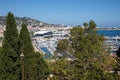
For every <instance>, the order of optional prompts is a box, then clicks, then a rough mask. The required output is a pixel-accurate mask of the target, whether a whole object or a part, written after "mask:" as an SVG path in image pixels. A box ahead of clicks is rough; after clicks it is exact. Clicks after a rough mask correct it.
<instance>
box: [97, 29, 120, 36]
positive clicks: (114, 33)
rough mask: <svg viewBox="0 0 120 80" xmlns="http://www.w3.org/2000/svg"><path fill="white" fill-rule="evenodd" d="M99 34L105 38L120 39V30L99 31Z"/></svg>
mask: <svg viewBox="0 0 120 80" xmlns="http://www.w3.org/2000/svg"><path fill="white" fill-rule="evenodd" d="M97 33H98V34H100V35H104V36H105V37H116V36H119V37H120V30H98V31H97Z"/></svg>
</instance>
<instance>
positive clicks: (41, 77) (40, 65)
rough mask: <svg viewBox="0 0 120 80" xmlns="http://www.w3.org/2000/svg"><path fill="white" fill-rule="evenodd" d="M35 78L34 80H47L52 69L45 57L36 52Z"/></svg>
mask: <svg viewBox="0 0 120 80" xmlns="http://www.w3.org/2000/svg"><path fill="white" fill-rule="evenodd" d="M35 64H36V65H35V78H34V80H45V79H47V77H48V76H49V73H50V70H49V68H48V65H47V63H46V62H45V60H44V59H43V56H42V55H41V53H39V52H36V53H35Z"/></svg>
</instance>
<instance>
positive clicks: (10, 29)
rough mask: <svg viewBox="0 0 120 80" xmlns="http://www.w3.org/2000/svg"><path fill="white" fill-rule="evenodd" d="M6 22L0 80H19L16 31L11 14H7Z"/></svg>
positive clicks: (0, 63) (0, 57)
mask: <svg viewBox="0 0 120 80" xmlns="http://www.w3.org/2000/svg"><path fill="white" fill-rule="evenodd" d="M6 22H7V24H6V31H5V33H4V40H3V44H2V45H3V46H2V52H1V56H0V80H19V77H20V76H19V72H20V62H19V61H20V59H19V58H20V56H19V46H18V31H17V27H16V23H15V19H14V15H13V14H12V13H11V12H9V13H8V16H7V21H6Z"/></svg>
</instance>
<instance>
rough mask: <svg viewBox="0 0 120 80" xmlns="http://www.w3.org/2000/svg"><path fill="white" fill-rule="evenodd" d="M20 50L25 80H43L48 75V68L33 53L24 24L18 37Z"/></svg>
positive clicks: (40, 57) (42, 60)
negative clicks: (22, 54)
mask: <svg viewBox="0 0 120 80" xmlns="http://www.w3.org/2000/svg"><path fill="white" fill-rule="evenodd" d="M19 41H20V48H21V50H22V51H23V53H24V78H25V80H45V79H46V78H47V77H48V75H49V68H48V65H47V64H46V62H45V61H44V59H43V57H42V56H41V55H40V53H38V52H37V53H35V51H34V48H33V45H32V42H31V38H30V35H29V32H28V29H27V26H26V25H25V24H22V29H21V31H20V36H19Z"/></svg>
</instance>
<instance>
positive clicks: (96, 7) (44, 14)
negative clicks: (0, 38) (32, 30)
mask: <svg viewBox="0 0 120 80" xmlns="http://www.w3.org/2000/svg"><path fill="white" fill-rule="evenodd" d="M9 11H10V12H12V13H13V14H14V15H15V16H17V17H30V18H33V19H37V20H40V21H42V22H47V23H53V24H64V25H67V26H76V25H81V26H82V24H83V23H84V22H89V21H90V20H94V21H95V22H96V24H97V26H98V27H120V0H0V16H6V15H7V13H8V12H9Z"/></svg>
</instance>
